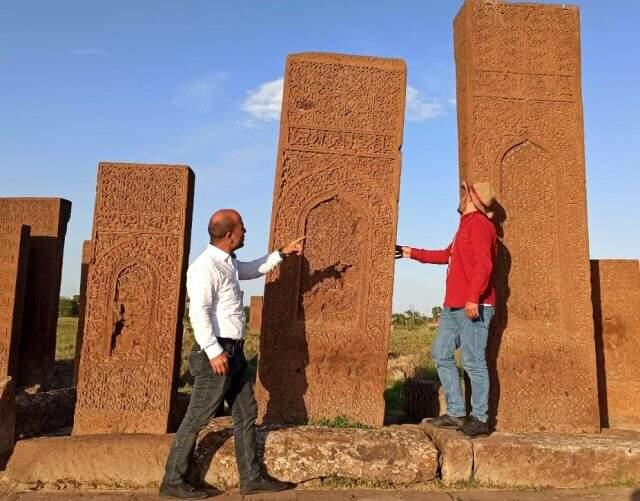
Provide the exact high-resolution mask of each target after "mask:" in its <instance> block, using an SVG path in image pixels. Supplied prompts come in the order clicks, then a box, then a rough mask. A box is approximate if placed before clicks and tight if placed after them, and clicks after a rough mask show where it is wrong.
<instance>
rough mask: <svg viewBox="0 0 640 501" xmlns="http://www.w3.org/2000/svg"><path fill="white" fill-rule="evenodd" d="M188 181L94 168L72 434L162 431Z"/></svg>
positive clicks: (175, 344) (178, 305)
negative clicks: (91, 227) (89, 252)
mask: <svg viewBox="0 0 640 501" xmlns="http://www.w3.org/2000/svg"><path fill="white" fill-rule="evenodd" d="M193 180H194V178H193V172H192V171H191V169H189V167H186V166H160V165H142V164H115V163H101V164H100V166H99V169H98V183H97V194H96V208H95V213H94V219H93V233H92V238H91V260H90V263H89V270H88V276H87V292H86V312H85V327H84V337H83V343H82V354H81V360H80V377H79V379H78V398H77V404H76V411H75V418H74V428H73V433H74V434H87V433H110V432H124V433H133V432H140V433H166V432H167V430H168V427H169V415H170V408H171V403H172V401H173V399H174V398H175V396H176V392H177V385H176V379H177V373H178V369H179V367H180V363H179V361H180V347H181V342H182V330H183V327H182V317H183V312H184V300H185V287H184V284H185V275H186V267H187V259H188V255H189V236H190V229H191V212H192V201H193Z"/></svg>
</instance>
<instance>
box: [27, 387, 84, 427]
mask: <svg viewBox="0 0 640 501" xmlns="http://www.w3.org/2000/svg"><path fill="white" fill-rule="evenodd" d="M75 405H76V389H75V388H63V389H61V390H50V391H43V392H39V393H34V394H30V393H24V392H22V393H20V394H18V395H16V439H23V438H28V437H35V436H38V435H45V434H49V433H52V432H54V431H56V430H60V429H62V428H67V429H68V428H71V426H72V425H73V411H74V408H75ZM65 434H68V432H67V433H65Z"/></svg>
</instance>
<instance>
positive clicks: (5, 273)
mask: <svg viewBox="0 0 640 501" xmlns="http://www.w3.org/2000/svg"><path fill="white" fill-rule="evenodd" d="M29 232H30V229H29V227H28V226H25V225H23V224H7V223H0V378H3V377H5V376H11V377H12V378H13V381H14V382H15V380H16V377H17V376H18V360H19V356H20V332H21V329H22V311H23V303H24V293H25V287H26V284H27V261H28V259H29Z"/></svg>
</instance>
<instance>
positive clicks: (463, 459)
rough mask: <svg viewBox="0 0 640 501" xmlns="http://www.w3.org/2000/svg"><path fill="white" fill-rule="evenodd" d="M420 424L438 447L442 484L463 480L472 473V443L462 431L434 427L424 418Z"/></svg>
mask: <svg viewBox="0 0 640 501" xmlns="http://www.w3.org/2000/svg"><path fill="white" fill-rule="evenodd" d="M422 426H423V428H424V430H425V432H426V433H427V436H428V437H429V438H430V439H431V441H432V442H433V444H434V445H435V446H436V448H437V449H438V453H439V455H438V456H439V457H438V464H439V466H440V478H441V479H442V482H443V483H444V484H447V485H449V484H454V483H456V482H465V481H467V480H470V479H471V476H472V474H473V445H472V442H471V440H470V439H469V438H467V437H466V436H465V435H464V433H462V432H459V431H456V430H455V429H446V428H436V427H435V426H432V425H430V424H429V423H428V422H427V421H426V420H425V421H423V422H422Z"/></svg>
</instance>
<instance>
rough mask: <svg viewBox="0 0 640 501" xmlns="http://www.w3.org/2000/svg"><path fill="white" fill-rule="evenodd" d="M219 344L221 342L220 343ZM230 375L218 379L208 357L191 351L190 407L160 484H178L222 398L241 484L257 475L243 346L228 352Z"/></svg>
mask: <svg viewBox="0 0 640 501" xmlns="http://www.w3.org/2000/svg"><path fill="white" fill-rule="evenodd" d="M221 341H222V340H221ZM221 344H222V345H223V347H225V351H227V354H228V355H229V373H228V374H227V375H225V376H217V375H215V374H214V373H213V369H212V368H211V364H210V363H209V358H208V357H207V354H206V353H205V352H204V351H194V352H191V354H190V355H189V370H190V371H191V374H192V375H193V376H194V377H195V382H194V385H193V390H192V391H191V399H190V400H189V408H188V409H187V413H186V414H185V416H184V419H183V420H182V423H181V424H180V428H178V432H177V433H176V436H175V439H174V441H173V444H172V445H171V450H170V451H169V457H168V458H167V464H166V467H165V473H164V478H163V479H162V482H163V483H164V484H168V485H176V484H180V483H181V482H182V481H183V478H184V475H185V473H186V472H187V468H188V466H189V462H190V461H191V459H192V457H193V452H194V449H195V444H196V438H197V437H198V433H200V431H201V430H202V429H203V428H204V427H205V426H206V425H207V423H208V422H209V420H210V419H211V418H212V417H213V415H214V413H215V412H216V410H217V409H218V406H219V405H220V404H221V403H222V400H223V399H225V400H226V401H227V403H228V404H229V406H230V407H231V414H232V416H233V428H234V433H233V435H234V440H235V448H236V462H237V464H238V473H239V475H240V484H241V485H244V484H246V483H247V482H250V481H251V480H254V479H255V478H256V477H258V475H260V464H259V462H258V458H257V455H256V445H255V429H254V425H255V422H256V417H257V413H258V408H257V405H256V400H255V398H254V396H253V387H252V385H251V376H250V373H249V369H248V367H247V359H246V358H245V356H244V352H243V351H242V346H238V347H237V348H236V349H234V347H233V345H232V344H229V346H230V347H231V348H230V349H228V348H227V347H226V346H225V343H221Z"/></svg>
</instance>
